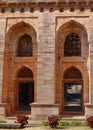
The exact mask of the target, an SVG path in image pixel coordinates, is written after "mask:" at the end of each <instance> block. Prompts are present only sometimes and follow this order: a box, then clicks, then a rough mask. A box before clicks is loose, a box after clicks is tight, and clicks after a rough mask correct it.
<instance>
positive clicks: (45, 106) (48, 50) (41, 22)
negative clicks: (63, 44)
mask: <svg viewBox="0 0 93 130" xmlns="http://www.w3.org/2000/svg"><path fill="white" fill-rule="evenodd" d="M38 26H39V27H38V41H37V42H38V43H37V44H38V47H37V48H38V49H37V51H38V52H37V102H36V103H34V104H32V105H31V106H32V107H31V109H32V110H31V112H32V113H31V115H38V116H40V115H41V116H46V115H49V114H58V106H57V105H56V106H55V104H54V96H55V95H54V94H55V81H54V79H55V17H54V16H53V14H52V12H51V13H50V12H49V11H45V12H43V13H41V15H39V19H38Z"/></svg>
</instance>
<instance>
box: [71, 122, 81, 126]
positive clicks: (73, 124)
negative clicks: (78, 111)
mask: <svg viewBox="0 0 93 130" xmlns="http://www.w3.org/2000/svg"><path fill="white" fill-rule="evenodd" d="M81 125H82V122H81V121H72V122H71V126H81Z"/></svg>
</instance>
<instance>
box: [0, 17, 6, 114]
mask: <svg viewBox="0 0 93 130" xmlns="http://www.w3.org/2000/svg"><path fill="white" fill-rule="evenodd" d="M5 30H6V19H2V18H1V19H0V116H5V111H6V110H5V109H6V103H2V94H3V93H2V88H3V67H4V47H5Z"/></svg>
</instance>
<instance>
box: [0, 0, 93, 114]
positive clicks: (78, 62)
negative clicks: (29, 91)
mask: <svg viewBox="0 0 93 130" xmlns="http://www.w3.org/2000/svg"><path fill="white" fill-rule="evenodd" d="M29 1H30V0H28V1H27V2H29ZM1 2H5V5H3V6H1V8H0V28H1V30H2V31H1V33H0V39H1V40H0V42H1V44H0V53H1V54H0V55H1V56H0V57H1V58H0V63H1V67H0V68H1V69H0V70H1V71H0V97H1V98H0V102H1V103H6V104H7V107H6V105H2V106H4V108H7V110H6V112H7V114H11V113H12V112H14V111H16V110H17V107H18V101H17V100H18V95H17V89H18V79H17V72H18V70H19V69H20V68H22V67H23V66H25V67H27V68H29V69H31V71H32V72H33V74H34V83H35V85H34V89H35V92H34V95H35V96H34V103H33V104H32V105H31V108H32V113H31V114H32V115H33V116H35V115H40V114H41V113H42V111H43V112H44V115H45V114H46V115H48V114H50V113H51V112H52V114H55V113H56V114H61V112H62V111H63V106H64V101H63V95H64V92H63V75H64V72H65V70H67V69H68V68H70V67H71V66H74V67H76V68H78V69H79V70H80V72H81V73H82V77H83V79H82V80H83V107H84V109H85V105H84V104H85V103H89V102H90V103H92V102H93V101H92V100H93V98H92V91H91V90H92V68H93V67H92V61H93V59H92V49H91V50H90V49H89V46H92V26H93V25H92V17H93V12H92V11H93V10H92V6H91V5H90V4H89V3H88V4H86V3H82V6H81V5H79V3H78V4H76V3H75V5H74V3H71V4H70V3H69V2H68V4H65V3H63V4H62V5H60V6H58V5H57V4H55V3H51V4H45V3H42V4H41V3H40V4H38V5H37V6H35V4H33V5H30V4H25V6H24V5H22V4H17V6H16V5H15V4H14V5H13V4H11V5H10V4H8V5H7V6H6V3H7V2H17V1H12V0H11V1H7V2H6V1H5V0H4V1H1ZM18 2H19V1H18ZM22 2H23V1H22ZM24 2H25V1H24ZM30 2H34V1H30ZM39 2H43V1H39ZM48 2H51V1H48ZM52 2H53V1H52ZM59 2H62V1H59ZM91 2H92V1H91ZM81 7H83V10H82V8H81ZM72 8H73V9H72ZM3 9H4V10H3ZM13 9H14V10H13ZM71 27H72V28H71ZM71 31H74V32H76V33H78V34H79V36H80V39H81V43H82V54H81V57H70V58H68V57H64V56H63V53H64V50H63V48H64V39H65V37H66V35H67V34H68V33H69V32H71ZM25 33H27V34H29V35H31V36H32V37H33V45H34V46H33V52H34V55H33V57H30V58H25V57H24V58H19V57H17V55H16V53H17V45H18V39H19V38H20V36H21V35H23V34H25ZM90 48H91V47H90ZM90 51H91V56H90ZM90 63H91V65H90ZM89 81H90V82H89ZM89 89H90V91H89ZM89 99H90V100H89ZM51 106H52V107H51ZM84 109H83V110H84ZM4 110H5V109H4ZM89 110H90V109H89ZM42 115H43V113H42Z"/></svg>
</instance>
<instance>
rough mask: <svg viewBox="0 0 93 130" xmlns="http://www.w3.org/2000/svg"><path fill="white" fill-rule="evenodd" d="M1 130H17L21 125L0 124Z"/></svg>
mask: <svg viewBox="0 0 93 130" xmlns="http://www.w3.org/2000/svg"><path fill="white" fill-rule="evenodd" d="M1 128H8V129H11V128H13V129H19V128H21V124H20V123H15V124H11V123H0V129H1Z"/></svg>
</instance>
